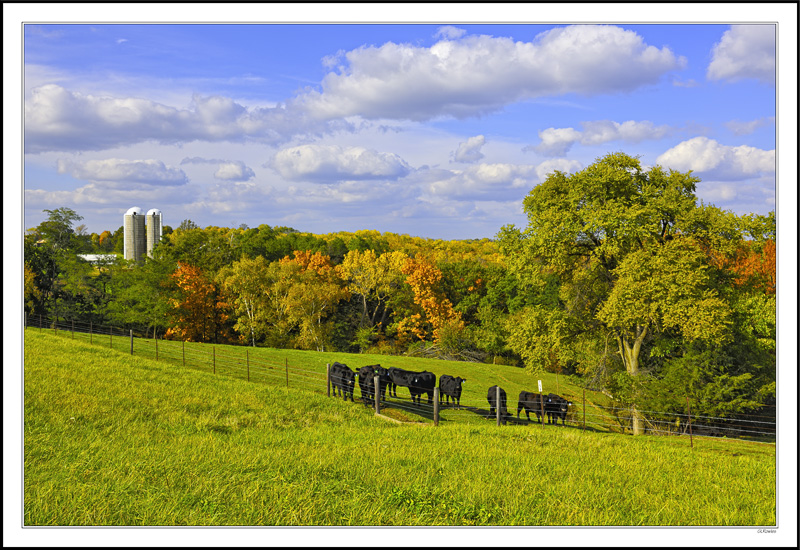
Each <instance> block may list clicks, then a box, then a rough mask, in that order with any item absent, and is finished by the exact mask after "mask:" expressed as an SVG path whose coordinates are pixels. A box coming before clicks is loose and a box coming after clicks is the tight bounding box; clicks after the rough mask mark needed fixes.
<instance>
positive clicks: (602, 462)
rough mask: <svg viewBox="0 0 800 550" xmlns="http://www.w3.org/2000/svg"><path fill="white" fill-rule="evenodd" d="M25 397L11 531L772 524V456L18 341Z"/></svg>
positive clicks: (40, 336) (759, 450)
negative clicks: (17, 524)
mask: <svg viewBox="0 0 800 550" xmlns="http://www.w3.org/2000/svg"><path fill="white" fill-rule="evenodd" d="M369 359H370V358H366V357H365V358H364V360H365V362H367V361H368V360H369ZM340 360H341V359H340ZM405 360H406V361H421V360H412V359H405ZM317 361H318V362H320V363H321V364H324V363H325V362H327V361H329V358H328V357H327V356H325V355H324V354H321V355H320V356H319V358H318V359H317ZM411 364H412V363H409V366H410V365H411ZM413 364H417V363H413ZM458 365H459V366H462V365H463V364H458ZM351 366H358V365H351ZM398 366H403V365H402V361H399V359H398ZM463 366H464V368H467V367H469V368H474V369H481V368H488V367H489V366H477V365H473V366H467V365H463ZM447 367H448V368H449V367H451V365H447ZM452 367H453V368H455V365H452ZM507 372H508V373H509V374H508V375H506V374H504V375H503V376H505V377H506V378H507V382H504V383H507V384H508V385H509V388H512V387H514V385H515V384H518V385H520V386H522V385H526V384H527V383H528V381H526V380H525V378H524V376H525V374H524V373H523V372H522V371H518V370H516V369H513V370H512V369H509V370H508V371H507ZM455 374H458V373H455ZM467 374H468V375H469V376H473V378H476V379H477V380H476V381H477V382H478V383H477V384H475V385H474V386H478V388H477V389H475V390H470V392H475V393H470V394H467V393H466V391H467V387H470V384H472V382H473V381H472V380H470V381H469V382H468V383H467V385H465V397H466V396H467V395H469V396H470V399H472V398H473V397H475V398H476V399H477V397H478V396H480V393H481V391H485V389H481V387H480V386H481V384H482V382H481V378H480V377H481V372H480V371H479V370H474V371H472V372H467ZM469 376H468V380H469ZM517 376H519V377H520V378H518V379H517V378H516V377H517ZM290 382H291V381H290ZM545 383H549V382H548V381H547V380H545ZM534 384H535V382H534ZM474 386H472V387H474ZM565 393H566V392H565ZM24 395H25V403H24V408H25V410H24V419H25V479H24V491H25V517H24V523H25V525H774V523H775V483H774V481H775V452H774V447H772V446H765V445H755V444H747V443H740V442H733V441H727V442H715V441H708V442H704V443H703V445H697V446H696V448H695V449H694V450H692V449H690V448H689V447H688V445H686V444H685V440H683V439H682V438H653V437H641V438H631V437H625V436H621V435H618V434H611V433H591V432H588V431H587V432H586V433H583V432H582V431H581V430H578V429H576V428H575V427H569V426H568V427H566V428H554V427H551V426H547V427H545V428H541V427H539V426H528V425H508V426H504V427H501V428H497V427H496V426H495V425H494V423H493V422H491V421H488V420H485V419H480V420H481V421H480V422H469V423H461V422H452V423H449V422H442V423H441V424H440V425H439V426H438V427H433V426H432V425H431V424H430V423H428V424H426V425H419V424H417V423H411V424H397V423H393V422H388V421H386V420H383V419H380V418H377V417H375V416H374V414H373V413H372V411H371V410H369V409H368V408H366V407H364V406H361V405H359V404H358V403H356V404H352V403H349V402H347V403H345V402H343V401H342V400H341V399H333V398H327V397H326V396H325V395H324V394H323V393H317V392H315V391H308V390H303V389H295V388H293V387H291V385H290V387H289V388H286V387H285V386H281V385H268V384H264V383H254V382H252V381H251V382H250V383H248V382H247V381H246V380H241V379H236V378H234V377H230V376H223V375H220V374H216V375H215V374H213V373H212V372H200V371H197V370H192V369H184V368H178V367H177V365H174V364H171V363H168V362H164V361H158V362H157V361H153V360H150V359H147V358H144V357H139V356H136V355H134V356H130V354H125V353H120V352H118V351H116V350H110V349H109V348H105V347H102V346H98V345H94V346H91V345H89V344H88V343H86V342H83V341H72V340H69V339H66V338H62V337H58V336H54V335H52V334H50V333H48V332H44V333H40V332H38V331H37V330H31V329H29V330H26V333H25V388H24ZM512 401H513V400H512ZM678 472H679V473H680V475H676V473H678ZM720 485H725V486H726V489H727V490H726V491H717V490H715V488H716V487H719V486H720Z"/></svg>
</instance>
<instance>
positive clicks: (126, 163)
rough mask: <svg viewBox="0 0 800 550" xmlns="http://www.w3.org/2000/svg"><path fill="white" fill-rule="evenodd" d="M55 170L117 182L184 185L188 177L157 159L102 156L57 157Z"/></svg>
mask: <svg viewBox="0 0 800 550" xmlns="http://www.w3.org/2000/svg"><path fill="white" fill-rule="evenodd" d="M58 173H59V174H65V173H69V174H70V175H71V176H72V177H74V178H76V179H82V180H87V181H91V182H103V183H106V184H118V185H139V184H148V185H158V186H175V185H184V184H186V183H187V181H188V178H187V177H186V174H185V173H184V172H183V170H181V169H179V168H174V167H171V166H166V165H165V164H164V163H163V162H161V161H159V160H153V159H148V160H125V159H116V158H112V159H105V160H89V161H86V162H75V161H70V160H65V159H59V160H58Z"/></svg>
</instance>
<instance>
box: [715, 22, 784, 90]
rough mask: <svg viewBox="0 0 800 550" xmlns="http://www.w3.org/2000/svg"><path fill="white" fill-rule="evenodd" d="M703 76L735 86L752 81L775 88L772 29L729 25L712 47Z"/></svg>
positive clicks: (772, 27)
mask: <svg viewBox="0 0 800 550" xmlns="http://www.w3.org/2000/svg"><path fill="white" fill-rule="evenodd" d="M711 57H712V59H711V63H710V64H709V65H708V69H707V71H706V76H707V78H709V79H710V80H728V81H731V82H735V81H737V80H742V79H745V78H755V79H758V80H760V81H762V82H765V83H767V84H773V85H774V84H775V25H767V24H765V25H731V28H730V30H728V31H725V34H723V35H722V39H721V40H720V41H719V42H718V43H716V44H714V48H713V49H712V51H711Z"/></svg>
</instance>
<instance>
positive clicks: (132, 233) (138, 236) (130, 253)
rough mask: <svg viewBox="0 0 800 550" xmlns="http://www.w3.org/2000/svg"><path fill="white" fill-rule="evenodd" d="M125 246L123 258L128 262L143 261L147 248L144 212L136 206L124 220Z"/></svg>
mask: <svg viewBox="0 0 800 550" xmlns="http://www.w3.org/2000/svg"><path fill="white" fill-rule="evenodd" d="M123 227H124V232H125V234H124V239H125V246H124V249H123V250H124V251H123V256H124V258H125V259H126V260H134V261H137V262H140V261H142V258H143V257H144V255H145V250H146V247H147V240H146V239H147V237H146V235H145V226H144V212H143V211H142V209H141V208H139V207H138V206H134V207H133V208H131V209H130V210H128V211H127V212H125V216H124V218H123Z"/></svg>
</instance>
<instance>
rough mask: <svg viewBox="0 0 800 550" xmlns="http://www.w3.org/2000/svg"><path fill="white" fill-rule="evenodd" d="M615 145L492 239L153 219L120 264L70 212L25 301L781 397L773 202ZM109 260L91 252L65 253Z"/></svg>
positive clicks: (34, 251)
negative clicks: (724, 194)
mask: <svg viewBox="0 0 800 550" xmlns="http://www.w3.org/2000/svg"><path fill="white" fill-rule="evenodd" d="M698 181H699V180H698V179H697V178H696V177H694V176H692V174H691V172H689V173H681V172H676V171H672V170H669V171H667V170H664V169H662V168H661V167H659V166H655V167H652V168H649V169H645V168H644V167H642V166H641V163H640V162H639V160H638V159H637V158H635V157H631V156H628V155H626V154H624V153H612V154H609V155H606V156H605V157H602V158H600V159H597V160H596V161H595V163H593V164H592V165H590V166H589V167H587V168H586V169H584V170H582V171H580V172H577V173H574V174H571V175H570V174H565V173H561V172H554V173H552V174H550V175H549V176H548V177H547V178H546V180H545V181H544V182H543V183H541V184H540V185H537V186H536V187H535V188H534V189H533V190H532V191H531V192H530V193H529V194H528V195H527V197H526V198H525V200H524V203H523V205H524V211H525V213H526V215H527V218H528V223H527V227H524V228H519V227H515V226H506V227H503V229H502V230H501V231H500V232H499V234H498V235H497V236H496V238H495V239H480V240H452V241H443V240H434V239H424V238H420V237H411V236H408V235H398V234H394V233H380V232H378V231H374V230H363V231H356V232H354V233H350V232H338V233H330V234H325V235H314V234H310V233H303V232H300V231H297V230H295V229H292V228H288V227H271V226H269V225H266V224H264V225H260V226H259V227H257V228H249V227H247V226H245V225H241V226H239V227H237V228H224V227H214V226H210V227H206V228H200V227H198V226H197V225H196V224H194V223H193V222H191V221H190V220H185V221H184V222H182V223H181V225H180V226H179V227H177V228H175V229H174V230H173V229H172V228H171V227H168V226H166V227H164V231H163V236H162V239H161V242H160V243H159V245H158V246H156V247H155V249H154V253H153V257H152V258H145V259H144V261H143V262H141V263H140V264H132V263H130V262H126V261H124V260H122V259H121V251H122V234H123V231H122V228H121V227H120V228H119V229H117V230H116V231H114V232H111V231H104V232H103V233H101V234H100V235H96V234H91V235H88V234H87V233H86V231H85V227H84V226H81V225H78V226H75V224H76V223H77V222H80V221H81V220H82V217H81V216H80V215H78V214H77V213H76V212H75V211H73V210H71V209H69V208H59V209H56V210H52V211H51V210H45V213H47V214H48V219H47V220H46V221H44V222H42V223H41V224H40V225H39V226H37V227H35V228H32V229H29V230H28V231H27V233H26V235H25V309H26V312H27V313H29V314H34V315H35V314H37V313H44V314H47V315H49V316H52V315H55V316H56V317H58V316H59V315H60V316H62V317H65V318H67V319H69V318H72V319H74V320H76V321H83V322H95V323H98V324H103V323H104V324H112V323H116V324H117V325H120V326H124V327H131V328H137V329H139V330H142V331H147V332H148V333H150V334H153V335H157V336H158V337H162V338H172V339H182V340H190V341H199V342H215V343H240V344H246V345H250V346H270V347H281V348H299V349H312V350H320V351H322V350H338V351H346V352H370V353H382V354H402V353H408V354H420V355H427V356H431V357H439V358H448V359H459V360H472V361H487V362H494V363H502V364H506V365H519V366H524V367H526V368H527V369H529V370H530V371H531V372H537V371H551V372H560V373H562V374H564V375H568V376H573V377H575V378H576V379H578V380H579V381H580V383H581V384H583V385H585V386H590V387H594V388H600V389H603V390H604V391H606V392H607V393H608V394H609V395H610V396H612V397H613V399H614V400H615V401H616V402H617V403H618V404H625V405H626V406H628V407H630V409H631V410H632V411H634V414H633V420H632V429H633V432H634V433H641V432H642V430H643V415H642V414H640V413H637V412H636V411H646V410H648V409H649V410H659V411H671V410H680V408H681V407H683V406H684V405H685V398H686V396H687V395H691V396H692V397H693V399H694V401H695V403H696V405H694V406H693V408H694V407H697V410H698V413H700V412H706V413H709V414H713V416H722V417H725V416H734V415H736V414H741V413H743V412H745V411H753V410H760V409H762V408H764V407H769V406H770V405H774V400H775V390H776V388H775V380H776V376H775V357H776V346H775V329H776V273H775V239H776V223H775V215H774V212H771V213H770V214H769V215H767V216H760V215H744V216H738V215H736V214H734V213H732V212H729V211H723V210H721V209H719V208H716V207H714V206H713V205H709V204H704V203H703V202H701V201H698V199H697V197H696V196H695V190H696V184H697V183H698ZM114 252H116V254H115V255H114V256H113V257H112V258H111V259H108V260H106V261H102V262H100V263H98V264H97V265H92V264H91V263H89V262H86V261H83V260H82V259H81V258H80V257H79V256H78V254H82V253H114Z"/></svg>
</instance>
